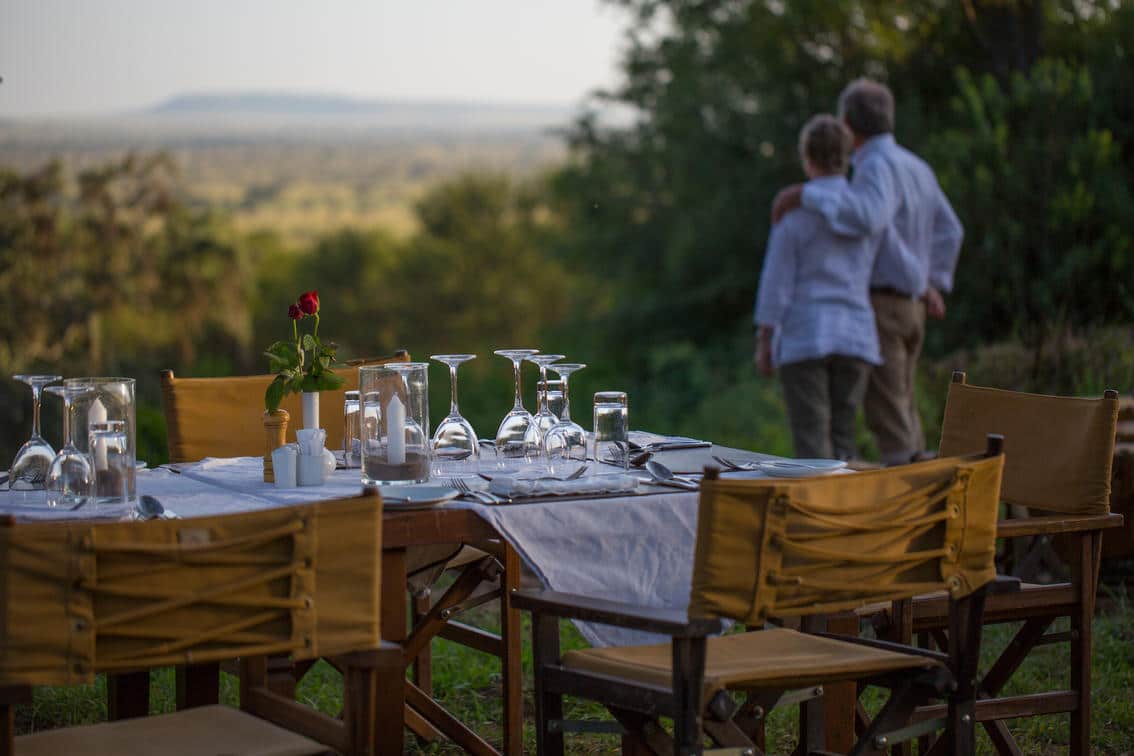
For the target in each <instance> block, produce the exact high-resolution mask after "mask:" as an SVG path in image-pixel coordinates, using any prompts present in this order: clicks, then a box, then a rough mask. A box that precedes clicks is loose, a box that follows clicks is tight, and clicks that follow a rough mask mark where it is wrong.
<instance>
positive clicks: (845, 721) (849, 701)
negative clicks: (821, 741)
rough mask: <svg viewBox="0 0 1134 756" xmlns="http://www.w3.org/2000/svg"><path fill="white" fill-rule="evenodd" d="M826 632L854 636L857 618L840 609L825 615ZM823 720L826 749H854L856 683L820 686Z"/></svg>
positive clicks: (839, 750) (849, 750)
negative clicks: (840, 611) (821, 689)
mask: <svg viewBox="0 0 1134 756" xmlns="http://www.w3.org/2000/svg"><path fill="white" fill-rule="evenodd" d="M827 632H829V633H836V634H838V635H852V636H856V637H857V636H858V617H857V616H856V615H855V614H854V613H853V612H844V613H841V614H834V615H831V616H829V617H827ZM823 699H824V702H823V720H824V728H823V729H824V730H825V732H826V736H827V743H826V748H827V750H828V751H831V752H833V753H850V752H851V749H853V748H854V740H855V738H854V712H855V704H856V703H857V701H858V686H857V685H856V684H855V683H854V682H844V683H832V684H828V685H824V686H823Z"/></svg>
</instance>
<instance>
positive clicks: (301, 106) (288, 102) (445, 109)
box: [145, 92, 571, 122]
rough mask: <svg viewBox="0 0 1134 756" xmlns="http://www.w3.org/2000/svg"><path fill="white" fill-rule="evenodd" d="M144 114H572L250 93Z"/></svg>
mask: <svg viewBox="0 0 1134 756" xmlns="http://www.w3.org/2000/svg"><path fill="white" fill-rule="evenodd" d="M145 112H146V113H150V114H155V115H171V114H172V115H201V114H206V113H242V114H247V115H252V114H259V115H271V116H377V117H383V118H385V117H390V116H394V117H397V118H398V119H406V118H407V117H438V116H453V115H468V116H471V115H477V116H479V117H481V118H498V119H501V120H512V119H515V118H516V117H523V118H534V119H536V120H543V121H555V122H558V121H561V120H562V119H563V118H565V117H568V116H569V115H570V113H571V108H570V107H569V106H568V105H548V104H524V103H519V104H502V103H485V102H471V101H469V102H460V101H414V100H386V99H359V98H353V97H342V96H337V95H319V94H288V93H273V92H252V93H244V94H208V93H205V94H184V95H178V96H177V97H173V98H170V99H169V100H166V101H165V102H163V103H160V104H159V105H156V106H154V107H153V108H150V109H149V110H147V111H145Z"/></svg>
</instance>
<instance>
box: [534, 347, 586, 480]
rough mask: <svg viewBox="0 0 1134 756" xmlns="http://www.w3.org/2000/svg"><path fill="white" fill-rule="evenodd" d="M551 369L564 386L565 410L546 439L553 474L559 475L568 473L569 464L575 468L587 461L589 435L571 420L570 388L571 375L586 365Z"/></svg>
mask: <svg viewBox="0 0 1134 756" xmlns="http://www.w3.org/2000/svg"><path fill="white" fill-rule="evenodd" d="M550 367H551V369H552V370H554V371H555V372H556V373H558V374H559V378H560V383H562V384H563V409H562V411H561V412H560V414H559V422H558V423H556V424H555V425H553V426H551V430H549V431H548V432H547V437H546V438H545V439H544V447H545V448H546V450H547V459H548V462H549V463H550V465H551V472H552V474H553V475H557V474H559V473H560V472H567V470H565V469H563V468H564V465H567V464H569V465H571V466H572V467H573V466H574V465H575V463H577V462H584V461H586V459H587V433H586V431H584V430H583V429H582V427H581V426H580V425H579V424H578V423H576V422H574V421H572V420H571V396H570V393H569V388H568V379H569V378H570V377H571V374H572V373H574V372H576V371H577V370H582V369H583V368H585V367H586V365H584V364H583V363H581V362H562V363H559V364H557V365H551V366H550ZM552 383H554V381H552Z"/></svg>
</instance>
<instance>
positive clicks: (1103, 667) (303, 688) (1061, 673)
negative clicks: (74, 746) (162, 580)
mask: <svg viewBox="0 0 1134 756" xmlns="http://www.w3.org/2000/svg"><path fill="white" fill-rule="evenodd" d="M475 619H476V620H477V621H478V624H481V625H482V626H485V627H491V626H492V624H493V622H492V620H493V619H494V618H493V617H492V613H491V611H490V610H481V611H480V612H479V613H478V616H476V617H475ZM1017 627H1018V625H1017V624H1009V625H998V626H994V627H990V628H988V629H987V630H986V633H985V648H984V654H983V655H984V657H985V663H986V664H987V663H988V662H990V661H991V660H992V659H993V658H994V657H995V656H996V655H997V654H999V652H1000V650H1001V649H1002V648H1003V647H1004V646H1005V645H1006V644H1007V643H1008V641H1009V640H1010V639H1011V636H1012V633H1013V632H1014V631H1015V629H1016V628H1017ZM1056 629H1057V630H1059V629H1066V626H1065V625H1064V626H1062V627H1060V626H1058V625H1057V626H1056ZM561 635H562V639H563V648H564V650H567V649H571V648H582V647H584V645H585V643H584V641H583V639H582V638H581V636H580V635H579V634H578V632H577V631H576V630H575V628H574V627H573V626H571V625H570V624H568V623H564V625H563V628H562V633H561ZM528 638H529V635H528V633H527V624H526V618H525V632H524V639H525V642H524V659H523V663H524V709H525V711H524V713H525V723H524V741H525V750H526V751H529V752H534V750H535V734H534V730H533V726H532V711H533V710H532V699H531V650H530V646H529V643H528ZM433 658H434V668H433V675H434V688H435V691H436V695H437V697H438V699H439V700H440V702H441V703H442V705H444V706H445V707H446V708H449V709H450V710H452V711H454V712H455V713H456V714H457V715H458V716H459V717H460V718H461V719H462V720H463V721H465V722H466V723H467V724H468V725H469V726H470V727H472V728H473V729H474V730H475V731H476V732H478V733H480V734H481V735H482V736H483V737H485V738H486V739H487V740H489V742H494V743H499V742H500V737H501V729H500V722H501V704H500V695H499V693H500V665H499V662H498V661H497V660H495V659H494V658H492V657H488V656H486V655H484V654H479V653H477V652H474V651H470V650H468V649H466V648H463V647H461V646H458V645H456V644H453V643H450V642H448V641H444V640H439V641H437V642H435V643H434V646H433ZM1093 662H1094V666H1093V684H1094V689H1093V692H1092V704H1093V707H1094V721H1093V727H1092V733H1091V736H1092V742H1093V747H1094V752H1095V753H1096V754H1100V755H1103V754H1127V753H1131V752H1134V607H1132V606H1131V605H1130V603H1129V601H1128V599H1127V597H1126V596H1125V594H1119V595H1116V596H1113V597H1112V600H1110V601H1107V602H1106V609H1105V610H1104V611H1103V612H1102V613H1101V614H1100V615H1099V617H1098V618H1097V620H1096V622H1095V633H1094V658H1093ZM1068 670H1069V652H1068V649H1067V647H1066V644H1058V645H1053V646H1047V647H1044V648H1041V649H1038V650H1037V651H1036V652H1034V653H1033V654H1032V656H1030V657H1029V659H1028V661H1027V662H1025V664H1024V665H1023V666H1022V667H1021V668H1020V670H1019V671H1018V672H1017V673H1016V675H1015V677H1013V679H1012V681H1011V682H1010V683H1009V685H1008V688H1007V691H1006V692H1009V693H1024V692H1029V691H1039V690H1044V689H1051V688H1053V687H1055V686H1061V685H1065V684H1066V680H1067V675H1068ZM221 685H222V689H221V700H222V701H223V702H224V703H226V704H230V705H236V704H237V696H238V688H237V684H236V680H235V678H232V677H230V676H229V675H227V674H222V681H221ZM105 693H106V691H105V682H104V681H103V680H102V679H101V678H100V679H99V681H98V682H97V683H96V684H94V685H88V686H74V687H69V688H40V689H37V690H36V691H35V696H34V701H33V703H32V704H31V705H28V706H21V707H19V708H18V709H17V712H16V721H17V729H18V731H20V732H30V731H33V730H39V729H44V728H48V727H59V726H64V725H71V724H81V723H89V722H97V721H100V720H102V719H105V718H106V695H105ZM297 696H298V697H299V698H300V700H303V701H305V702H307V703H308V704H310V705H312V706H315V707H316V708H318V709H319V710H320V711H323V712H327V713H330V714H337V713H338V712H339V710H340V708H341V706H342V680H341V677H340V676H339V674H338V672H336V671H335V670H334V669H333V668H332V667H330V666H329V665H327V664H324V663H319V664H318V665H316V666H315V667H314V668H313V669H312V670H311V672H309V673H308V675H307V676H306V677H305V678H304V679H303V681H302V683H301V684H300V686H299V689H298V691H297ZM173 701H174V683H173V675H172V673H171V671H169V670H161V671H157V672H154V673H153V674H152V676H151V699H150V706H151V710H152V711H155V712H164V711H172V710H173ZM566 715H567V717H568V718H571V719H582V718H593V719H601V718H604V713H603V710H602V708H601V707H599V706H597V705H594V704H590V703H581V702H575V701H571V700H568V707H567V712H566ZM795 721H796V719H795V711H794V710H791V709H788V710H783V711H775V712H773V713H772V715H771V717H770V718H769V729H768V746H769V748H768V751H769V753H787V752H789V751H790V750H791V744H792V742H793V740H794V727H795ZM1009 727H1010V729H1011V730H1012V732H1013V733H1014V734H1015V736H1016V738H1017V740H1018V741H1019V743H1020V747H1021V749H1022V750H1023V752H1024V753H1028V754H1058V753H1066V751H1067V741H1068V737H1069V727H1068V719H1067V716H1066V715H1054V716H1048V717H1036V718H1032V719H1027V720H1020V721H1018V722H1010V723H1009ZM978 738H979V741H978V742H979V746H980V747H979V749H978V753H981V754H985V753H992V749H991V746H990V745H989V742H988V739H987V737H986V736H985V735H984V733H983V732H982V731H980V730H979V729H978ZM617 749H618V739H617V738H616V737H614V736H595V735H573V736H570V737H569V740H568V753H571V754H599V753H611V752H615V751H617ZM408 752H409V753H414V754H451V753H460V751H459V750H458V749H456V748H454V747H453V746H451V745H449V744H446V743H436V744H431V745H421V744H418V743H416V742H414V740H413V738H409V749H408Z"/></svg>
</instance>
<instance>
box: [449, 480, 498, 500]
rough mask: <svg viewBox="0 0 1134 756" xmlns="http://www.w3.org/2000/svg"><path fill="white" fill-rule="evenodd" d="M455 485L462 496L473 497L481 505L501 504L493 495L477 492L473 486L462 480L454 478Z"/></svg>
mask: <svg viewBox="0 0 1134 756" xmlns="http://www.w3.org/2000/svg"><path fill="white" fill-rule="evenodd" d="M453 485H454V486H455V487H456V489H457V490H458V491H460V492H461V493H462V494H464V495H465V496H471V497H473V498H474V499H476V500H477V501H479V502H480V503H481V504H499V503H500V501H499V500H498V499H497V498H496V497H495V496H493V495H492V494H490V493H488V492H486V491H477V490H476V489H475V488H473V487H472V486H470V485H469V484H468V483H466V482H465V481H463V480H461V479H460V478H453Z"/></svg>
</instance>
